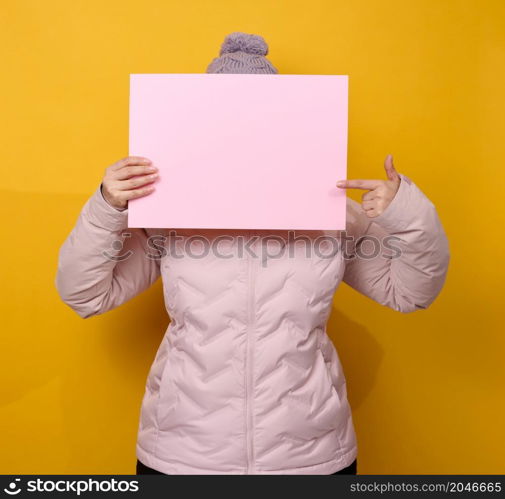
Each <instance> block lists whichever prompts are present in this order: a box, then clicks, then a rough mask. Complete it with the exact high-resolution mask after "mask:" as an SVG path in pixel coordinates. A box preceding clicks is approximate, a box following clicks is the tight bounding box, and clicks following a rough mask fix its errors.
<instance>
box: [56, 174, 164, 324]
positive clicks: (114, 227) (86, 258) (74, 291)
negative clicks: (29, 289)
mask: <svg viewBox="0 0 505 499" xmlns="http://www.w3.org/2000/svg"><path fill="white" fill-rule="evenodd" d="M101 187H102V185H101V184H100V186H99V187H98V188H97V189H96V190H95V192H94V193H93V194H92V196H91V197H90V198H89V199H88V201H87V202H86V204H85V205H84V207H83V208H82V210H81V213H80V215H79V217H78V219H77V222H76V225H75V226H74V228H73V229H72V231H71V232H70V234H69V235H68V237H67V239H66V240H65V241H64V243H63V245H62V246H61V248H60V250H59V254H58V269H57V273H56V279H55V284H56V288H57V290H58V293H59V295H60V297H61V298H62V300H63V301H64V302H65V303H66V304H67V305H68V306H69V307H71V308H72V309H73V310H74V311H75V312H77V314H78V315H79V316H81V317H82V318H87V317H90V316H92V315H98V314H102V313H104V312H107V311H108V310H111V309H113V308H115V307H118V306H119V305H121V304H123V303H124V302H126V301H128V300H130V299H131V298H133V297H134V296H136V295H137V294H139V293H140V292H142V291H143V290H145V289H147V288H148V287H149V286H151V285H152V284H153V283H154V282H155V281H156V280H157V278H158V277H159V276H160V267H159V258H152V256H153V255H154V256H159V254H160V253H159V251H156V247H155V246H154V245H152V244H148V241H147V239H148V233H147V232H146V230H145V229H139V228H131V229H128V228H127V222H128V219H127V217H128V209H125V210H122V211H120V210H118V209H116V208H114V207H113V206H111V205H110V204H109V203H108V202H107V201H106V200H105V198H104V197H103V195H102V190H101Z"/></svg>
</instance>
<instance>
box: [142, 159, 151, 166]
mask: <svg viewBox="0 0 505 499" xmlns="http://www.w3.org/2000/svg"><path fill="white" fill-rule="evenodd" d="M142 162H143V163H144V164H145V165H149V164H151V163H152V161H151V160H150V159H144V160H143V161H142Z"/></svg>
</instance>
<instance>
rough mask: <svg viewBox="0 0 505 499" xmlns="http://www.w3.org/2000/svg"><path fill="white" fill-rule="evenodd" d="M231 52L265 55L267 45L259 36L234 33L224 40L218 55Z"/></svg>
mask: <svg viewBox="0 0 505 499" xmlns="http://www.w3.org/2000/svg"><path fill="white" fill-rule="evenodd" d="M232 52H245V53H246V54H257V55H263V56H265V55H267V54H268V45H267V43H266V42H265V39H264V38H263V37H262V36H260V35H252V34H251V35H250V34H248V33H242V32H240V31H235V32H234V33H230V34H229V35H228V36H226V38H225V39H224V42H223V44H222V45H221V50H220V52H219V55H223V54H229V53H232Z"/></svg>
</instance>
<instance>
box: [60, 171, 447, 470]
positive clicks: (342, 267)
mask: <svg viewBox="0 0 505 499" xmlns="http://www.w3.org/2000/svg"><path fill="white" fill-rule="evenodd" d="M400 177H401V182H400V186H399V190H398V191H397V193H396V195H395V198H394V199H393V200H392V202H391V203H390V205H389V206H388V207H387V208H386V210H385V211H384V212H383V213H382V214H381V215H379V216H378V217H376V218H373V219H372V218H368V217H367V216H366V215H365V214H364V212H363V211H362V209H361V206H360V204H359V203H357V202H355V201H353V200H352V199H351V198H349V197H348V198H347V228H346V231H345V235H346V242H345V244H344V242H343V239H342V237H341V235H342V232H341V231H335V232H333V233H327V232H325V233H322V232H320V231H296V232H295V236H296V237H297V238H300V240H296V241H295V242H294V241H293V239H290V238H289V235H288V232H287V231H278V230H275V231H265V230H262V231H260V230H250V231H248V230H217V229H216V230H180V229H173V230H172V232H170V230H169V229H163V230H162V229H128V228H127V217H128V209H126V210H124V211H119V210H117V209H115V208H114V207H112V206H111V205H109V204H108V203H107V202H106V200H105V199H104V198H103V195H102V193H101V185H100V186H99V187H98V188H97V189H96V191H95V192H94V193H93V195H92V196H91V197H90V198H89V199H88V201H87V202H86V204H85V206H84V207H83V209H82V211H81V213H80V215H79V218H78V219H77V222H76V225H75V227H74V228H73V230H72V231H71V233H70V235H69V236H68V237H67V239H66V240H65V241H64V243H63V245H62V247H61V249H60V252H59V261H58V269H57V275H56V281H55V284H56V287H57V289H58V292H59V294H60V296H61V298H62V300H63V301H64V302H65V303H66V304H67V305H69V306H70V307H71V308H72V309H73V310H74V311H75V312H77V314H78V315H79V316H80V317H83V318H88V317H91V316H94V315H98V314H103V313H104V312H107V311H108V310H111V309H113V308H115V307H118V306H119V305H121V304H122V303H125V302H126V301H128V300H130V299H131V298H133V297H134V296H136V295H138V294H139V293H140V292H142V291H143V290H145V289H147V288H148V287H149V286H151V285H152V284H153V283H154V282H155V281H156V280H157V279H158V277H160V276H161V277H162V282H163V292H164V299H165V304H166V308H167V311H168V313H169V316H170V318H171V322H170V323H169V325H168V328H167V330H166V332H165V335H164V337H163V340H162V341H161V344H160V346H159V349H158V352H157V354H156V357H155V359H154V362H153V364H152V366H151V369H150V372H149V375H148V378H147V382H146V388H145V393H144V396H143V400H142V405H141V412H140V422H139V427H138V439H137V446H136V453H137V457H138V458H139V459H140V461H142V462H143V463H144V464H145V465H147V466H149V467H151V468H155V469H157V470H159V471H161V472H163V473H166V474H331V473H334V472H336V471H338V470H340V469H342V468H344V467H346V466H348V465H349V464H350V463H351V462H352V461H353V460H354V459H355V458H356V457H357V439H356V434H355V429H354V427H353V421H352V415H351V409H350V406H349V403H348V399H347V392H346V381H345V376H344V373H343V371H342V365H341V363H340V360H339V357H338V354H337V351H336V349H335V347H334V345H333V343H332V341H331V339H330V338H329V337H328V335H327V332H326V324H327V321H328V318H329V315H330V311H331V307H332V302H333V296H334V293H335V290H336V289H337V287H338V285H339V284H340V282H341V281H344V282H345V283H347V284H348V285H350V286H352V287H353V288H354V289H356V290H358V291H359V292H361V293H363V294H364V295H366V296H368V297H370V298H371V299H373V300H375V301H376V302H378V303H379V304H381V305H384V306H387V307H390V308H392V309H394V310H397V311H399V312H413V311H416V310H419V309H425V308H426V307H428V306H429V305H430V304H431V303H432V302H433V300H434V299H435V298H436V296H437V295H438V293H439V292H440V290H441V288H442V286H443V284H444V281H445V277H446V273H447V269H448V263H449V247H448V241H447V238H446V235H445V233H444V229H443V228H442V225H441V222H440V220H439V218H438V215H437V212H436V209H435V207H434V205H433V204H432V202H431V201H430V200H429V199H428V198H427V197H426V196H425V195H424V194H423V192H422V191H421V190H420V189H419V188H418V187H417V186H416V185H415V184H414V182H412V181H411V180H410V179H409V178H408V177H406V176H405V175H403V174H400ZM174 232H175V235H174ZM195 236H198V237H195ZM267 236H269V237H267ZM363 236H366V237H363ZM387 237H389V242H386V243H381V247H382V249H381V252H380V254H379V255H377V256H375V257H373V258H370V257H368V258H367V257H365V255H368V256H370V255H371V254H372V253H373V251H374V247H375V248H377V246H376V244H377V241H385V238H387ZM317 238H319V239H317ZM374 238H375V239H374ZM316 239H317V240H318V241H319V246H317V245H316V244H315V242H316ZM374 240H375V241H376V242H375V243H374ZM304 241H305V242H304ZM335 241H338V245H335ZM120 242H122V244H120ZM189 243H191V244H189ZM212 243H215V244H214V245H213V246H212V245H211V244H212ZM335 248H337V250H336V249H335ZM387 248H391V249H387ZM372 256H373V255H372Z"/></svg>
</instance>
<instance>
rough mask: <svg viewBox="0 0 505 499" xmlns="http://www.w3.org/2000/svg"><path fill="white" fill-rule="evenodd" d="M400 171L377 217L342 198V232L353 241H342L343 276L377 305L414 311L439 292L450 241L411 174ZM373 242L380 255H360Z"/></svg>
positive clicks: (370, 249) (371, 249) (369, 251)
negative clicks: (389, 198)
mask: <svg viewBox="0 0 505 499" xmlns="http://www.w3.org/2000/svg"><path fill="white" fill-rule="evenodd" d="M400 177H401V181H400V186H399V188H398V191H397V193H396V195H395V197H394V198H393V200H392V201H391V203H390V204H389V206H388V207H387V208H386V210H384V212H383V213H381V214H380V215H379V216H378V217H375V218H369V217H367V216H366V215H365V213H364V211H363V210H362V208H361V205H360V204H359V203H357V202H356V201H354V200H352V199H350V198H349V197H348V198H347V225H346V236H347V237H348V238H349V237H350V236H351V237H352V241H350V242H347V244H346V246H345V249H346V251H345V253H346V258H345V261H346V267H345V271H344V276H343V281H344V282H346V283H347V284H349V285H350V286H351V287H353V288H354V289H356V290H357V291H359V292H360V293H362V294H364V295H365V296H368V297H369V298H372V299H373V300H375V301H376V302H378V303H380V304H382V305H385V306H388V307H390V308H392V309H394V310H397V311H399V312H413V311H415V310H419V309H425V308H427V307H428V306H429V305H430V304H431V303H432V302H433V301H434V300H435V298H436V297H437V296H438V294H439V293H440V291H441V289H442V287H443V285H444V282H445V278H446V274H447V270H448V265H449V256H450V255H449V244H448V240H447V237H446V234H445V232H444V229H443V227H442V224H441V222H440V220H439V217H438V215H437V211H436V209H435V206H434V205H433V203H432V202H431V201H430V200H429V199H428V198H427V197H426V196H425V195H424V194H423V192H422V191H421V190H420V189H419V188H418V187H417V186H416V185H415V184H414V182H412V180H410V179H409V178H408V177H406V176H405V175H403V174H400ZM363 236H366V237H363ZM388 236H391V237H390V238H389V241H388V240H387V239H385V238H387V237H388ZM367 240H368V241H367ZM365 241H366V242H365ZM374 247H375V250H377V249H378V248H380V250H379V252H378V253H379V255H378V256H374V257H372V258H370V257H368V258H367V257H365V255H372V254H374V253H373V252H374ZM388 247H389V248H391V249H389V248H388Z"/></svg>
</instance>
